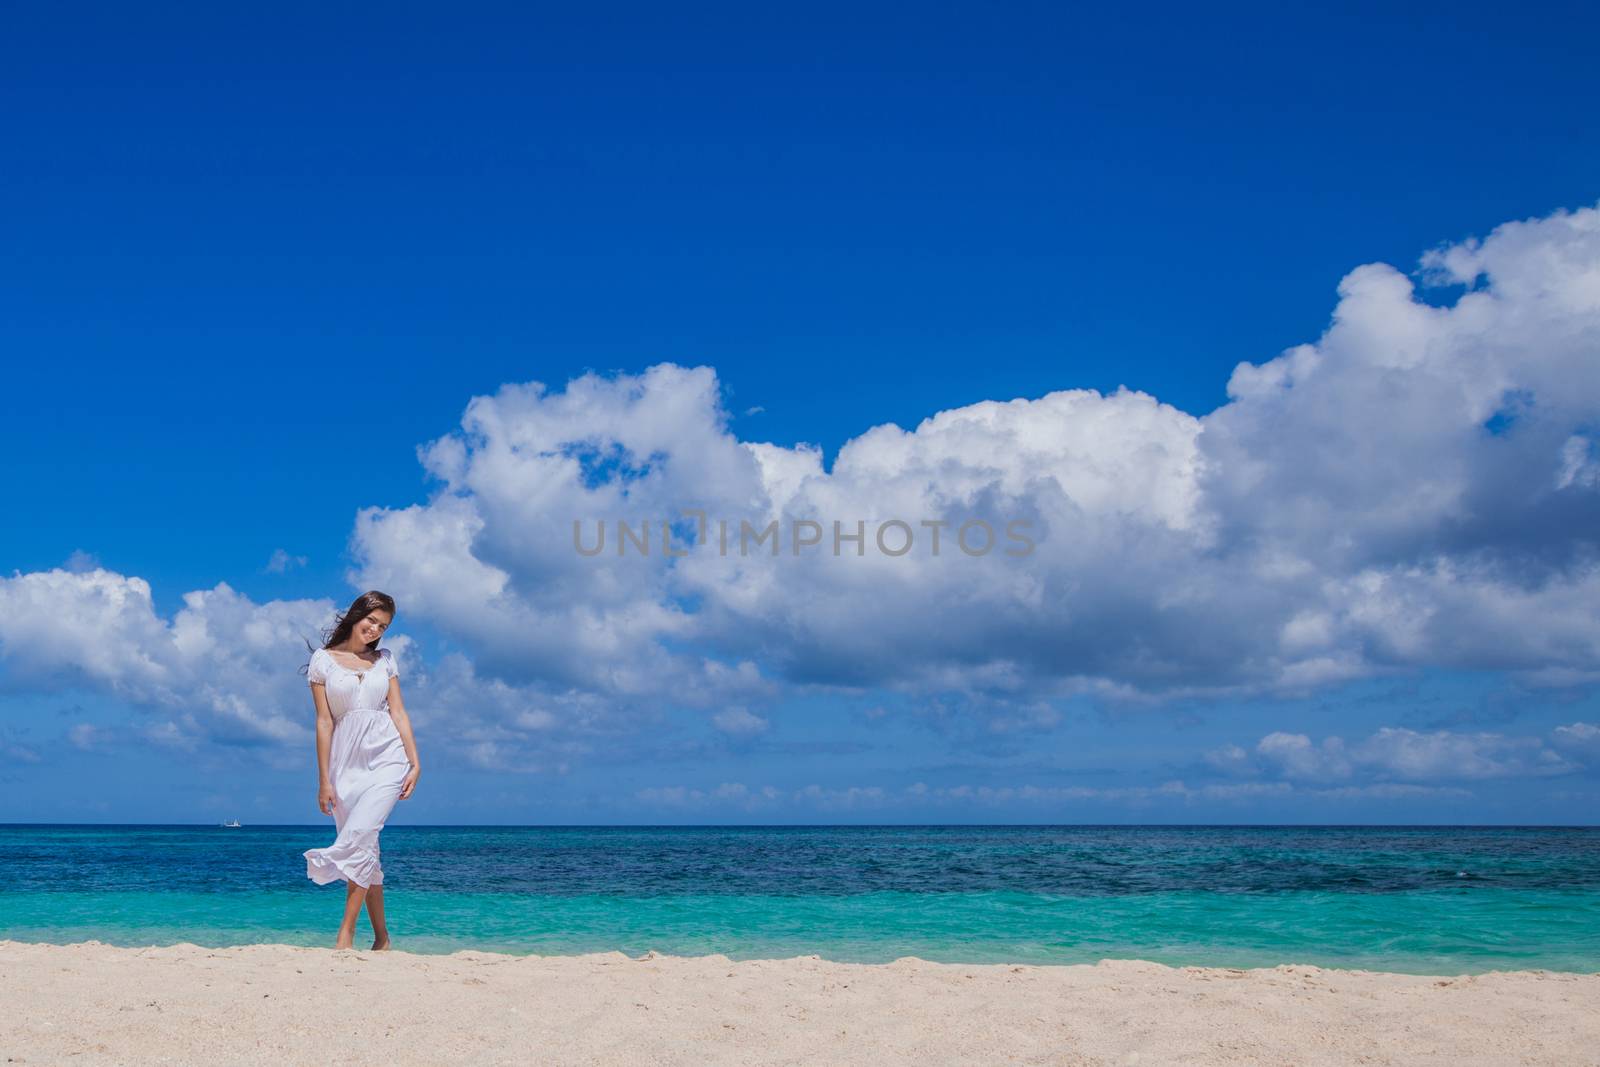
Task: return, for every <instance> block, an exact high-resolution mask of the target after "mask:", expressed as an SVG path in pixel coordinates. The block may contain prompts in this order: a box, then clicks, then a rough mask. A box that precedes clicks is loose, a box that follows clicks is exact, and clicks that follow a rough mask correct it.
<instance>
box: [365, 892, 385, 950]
mask: <svg viewBox="0 0 1600 1067" xmlns="http://www.w3.org/2000/svg"><path fill="white" fill-rule="evenodd" d="M367 918H368V920H370V921H371V923H372V947H373V948H375V949H378V948H388V947H389V927H388V926H386V925H385V924H384V921H383V885H382V883H379V884H378V885H372V886H368V887H367Z"/></svg>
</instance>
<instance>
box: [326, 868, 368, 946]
mask: <svg viewBox="0 0 1600 1067" xmlns="http://www.w3.org/2000/svg"><path fill="white" fill-rule="evenodd" d="M366 896H367V890H366V889H365V888H363V887H362V886H359V885H356V883H354V882H351V881H346V882H345V884H344V922H342V923H340V924H339V938H338V940H337V941H335V942H334V943H333V947H334V948H349V947H351V945H353V944H354V943H355V939H356V920H357V919H359V918H361V905H362V903H363V902H364V901H365V900H366Z"/></svg>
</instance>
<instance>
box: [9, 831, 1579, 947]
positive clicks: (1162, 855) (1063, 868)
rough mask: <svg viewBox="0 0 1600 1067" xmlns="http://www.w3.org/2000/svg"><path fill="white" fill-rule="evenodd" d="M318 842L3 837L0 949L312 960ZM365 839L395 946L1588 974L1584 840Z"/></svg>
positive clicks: (1489, 836)
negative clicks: (299, 952) (79, 944)
mask: <svg viewBox="0 0 1600 1067" xmlns="http://www.w3.org/2000/svg"><path fill="white" fill-rule="evenodd" d="M330 839H331V830H330V828H329V827H325V826H247V827H243V828H241V829H224V828H221V827H211V826H199V827H185V826H104V825H102V826H86V825H53V826H52V825H16V824H12V825H0V938H9V939H11V940H19V941H43V942H51V943H70V942H75V941H84V940H89V939H95V940H99V941H104V942H108V943H111V944H117V945H169V944H176V943H178V942H191V943H193V944H197V945H204V946H209V947H215V946H226V945H238V944H248V943H254V942H277V943H283V944H293V945H331V944H332V942H333V935H334V931H335V929H336V928H337V926H338V921H339V917H340V915H341V913H342V909H343V903H344V883H342V882H336V883H334V884H332V885H328V886H318V885H316V884H314V883H313V882H311V881H310V880H309V879H307V878H306V876H305V861H304V860H303V859H302V857H301V855H300V854H301V853H302V852H303V851H304V850H305V849H307V848H311V847H313V846H318V845H325V844H327V843H328V841H329V840H330ZM382 843H383V865H384V890H385V903H386V907H387V912H388V919H389V927H390V933H391V936H392V937H393V939H394V947H396V948H403V949H406V950H408V951H412V952H453V951H456V950H458V949H464V948H468V949H479V950H489V951H499V952H515V953H537V954H540V955H558V954H560V955H565V954H572V953H582V952H603V951H611V950H617V951H621V952H624V953H627V954H628V955H630V956H637V955H639V954H642V953H643V952H645V951H647V950H650V949H654V950H656V951H658V952H662V953H668V954H672V955H702V954H706V953H712V952H720V953H723V954H725V955H727V956H729V957H732V958H733V959H739V960H742V959H771V958H782V957H790V956H801V955H811V954H816V955H820V956H822V957H823V958H825V959H830V960H840V961H849V962H862V963H868V962H871V963H880V962H887V961H890V960H893V959H896V958H898V957H901V956H920V957H922V958H923V959H928V960H940V961H948V962H968V963H1002V962H1004V963H1035V964H1046V963H1051V964H1054V963H1093V962H1095V961H1097V960H1101V959H1145V960H1153V961H1156V962H1160V963H1166V964H1170V965H1173V966H1184V965H1200V966H1217V967H1271V966H1276V965H1278V964H1282V963H1311V964H1316V965H1318V966H1323V967H1345V968H1365V969H1370V970H1387V971H1400V972H1406V973H1412V974H1452V975H1453V974H1479V973H1483V972H1485V971H1490V970H1522V969H1545V970H1557V971H1581V972H1594V971H1600V828H1562V827H1555V828H1539V827H1531V828H1525V827H1448V828H1441V827H1271V826H1259V827H1250V826H1219V827H1195V826H1164V827H1163V826H1140V827H1128V826H803V827H792V826H785V827H731V826H730V827H464V826H452V827H425V826H399V825H391V826H389V827H387V828H386V829H385V830H384V832H383V842H382ZM363 936H364V937H365V938H366V939H367V941H366V942H363V941H362V940H361V937H363ZM370 938H371V933H370V928H369V927H368V926H367V922H366V916H365V914H363V916H362V922H361V928H360V931H359V932H358V940H357V944H358V945H362V944H363V943H370Z"/></svg>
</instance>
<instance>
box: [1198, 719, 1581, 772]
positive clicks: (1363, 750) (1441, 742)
mask: <svg viewBox="0 0 1600 1067" xmlns="http://www.w3.org/2000/svg"><path fill="white" fill-rule="evenodd" d="M1597 734H1600V730H1597V729H1596V728H1595V727H1594V726H1592V725H1591V724H1589V723H1574V724H1572V725H1571V726H1562V727H1558V728H1556V729H1555V730H1553V731H1551V732H1550V735H1549V736H1548V737H1538V736H1524V737H1513V736H1508V735H1506V734H1500V733H1492V732H1479V733H1453V732H1451V731H1449V730H1434V731H1432V732H1428V733H1422V732H1418V731H1416V730H1410V729H1406V728H1404V727H1395V726H1385V727H1382V728H1380V729H1378V730H1377V731H1375V732H1374V733H1372V734H1371V735H1370V736H1368V737H1367V738H1365V739H1363V740H1361V741H1359V742H1357V743H1355V744H1346V743H1345V741H1344V739H1343V738H1340V737H1325V738H1323V739H1322V741H1320V742H1313V741H1312V740H1311V738H1310V737H1308V736H1307V735H1305V734H1298V733H1288V732H1284V731H1274V732H1273V733H1270V734H1267V735H1266V736H1265V737H1263V738H1261V740H1260V741H1258V742H1257V743H1256V745H1255V748H1254V750H1253V751H1249V752H1247V751H1246V750H1245V749H1243V748H1241V747H1240V746H1238V745H1225V746H1223V747H1221V748H1218V749H1214V750H1212V751H1211V752H1208V753H1206V754H1205V757H1204V760H1205V762H1206V763H1207V764H1209V765H1210V766H1211V767H1214V768H1216V769H1218V770H1221V771H1223V772H1224V773H1226V774H1232V775H1239V776H1246V777H1248V776H1258V775H1263V774H1266V775H1272V776H1276V777H1279V778H1282V779H1287V780H1293V781H1297V782H1320V783H1332V782H1338V781H1344V780H1350V779H1361V780H1364V781H1370V780H1375V779H1381V780H1389V781H1394V782H1428V781H1445V780H1467V779H1488V778H1544V777H1550V776H1554V775H1564V774H1573V773H1576V772H1579V771H1582V770H1583V769H1584V768H1585V766H1586V764H1585V761H1584V760H1583V758H1582V754H1583V753H1588V752H1592V753H1593V754H1594V755H1595V756H1600V744H1595V739H1596V735H1597ZM1559 750H1568V752H1569V753H1570V754H1571V756H1572V757H1573V758H1569V755H1564V754H1563V752H1562V751H1559ZM1595 763H1596V764H1597V765H1600V760H1596V761H1595Z"/></svg>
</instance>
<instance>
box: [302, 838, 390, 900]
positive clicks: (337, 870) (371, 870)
mask: <svg viewBox="0 0 1600 1067" xmlns="http://www.w3.org/2000/svg"><path fill="white" fill-rule="evenodd" d="M327 853H328V850H327V849H325V848H312V849H307V850H306V852H305V857H306V877H307V878H309V879H311V880H312V881H313V882H316V883H317V884H318V885H327V884H328V883H329V882H337V881H339V880H341V879H343V880H345V881H348V882H353V883H354V884H356V885H358V886H360V887H361V888H362V889H371V888H372V887H373V886H375V885H382V884H383V868H382V867H380V866H378V857H377V856H374V855H373V854H372V853H371V852H369V851H367V850H366V849H364V848H362V847H360V846H359V845H358V846H355V847H354V848H352V849H351V850H350V853H351V858H350V859H347V860H340V859H337V858H335V857H333V856H330V855H328V854H327ZM363 879H365V880H363Z"/></svg>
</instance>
